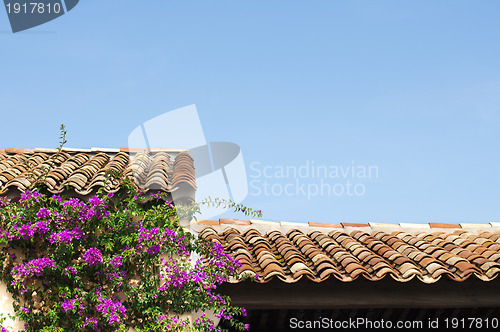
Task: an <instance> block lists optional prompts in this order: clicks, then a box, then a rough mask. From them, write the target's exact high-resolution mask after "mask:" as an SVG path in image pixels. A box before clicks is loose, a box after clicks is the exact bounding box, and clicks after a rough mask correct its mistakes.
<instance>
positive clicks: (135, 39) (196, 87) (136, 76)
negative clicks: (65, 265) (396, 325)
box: [0, 0, 500, 223]
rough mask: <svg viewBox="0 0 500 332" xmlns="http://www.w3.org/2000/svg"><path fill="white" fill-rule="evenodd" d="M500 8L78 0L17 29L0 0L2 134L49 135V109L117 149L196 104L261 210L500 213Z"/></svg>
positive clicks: (338, 215)
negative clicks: (236, 152) (145, 126)
mask: <svg viewBox="0 0 500 332" xmlns="http://www.w3.org/2000/svg"><path fill="white" fill-rule="evenodd" d="M499 15H500V2H498V1H493V0H491V1H456V0H454V1H411V2H409V1H288V0H287V1H284V0H283V1H277V0H276V1H216V0H214V1H170V0H168V1H130V0H109V1H85V0H82V1H80V3H79V5H78V6H77V7H75V8H74V9H73V10H72V11H71V12H69V13H68V14H66V15H64V16H62V17H60V18H58V19H56V20H54V21H52V22H49V23H47V24H44V25H42V26H40V27H37V28H34V29H32V30H28V31H26V32H20V33H17V34H12V33H11V32H10V26H9V23H8V19H7V15H6V12H5V11H4V10H3V9H0V45H1V46H0V49H1V52H0V66H1V72H0V111H1V118H0V124H1V126H0V142H1V143H0V146H2V147H55V146H56V145H57V141H58V128H59V125H60V124H61V123H64V124H66V126H67V129H68V131H69V133H68V140H69V143H68V145H67V146H68V147H82V148H87V147H92V146H97V147H120V146H127V138H128V135H129V133H130V132H131V131H132V130H133V129H134V128H135V127H136V126H138V125H139V124H141V123H143V122H144V121H147V120H149V119H151V118H153V117H155V116H157V115H160V114H162V113H164V112H167V111H170V110H174V109H177V108H179V107H183V106H186V105H190V104H195V105H196V107H197V109H198V112H199V115H200V118H201V121H202V123H203V128H204V131H205V136H206V139H207V140H208V141H228V142H234V143H236V144H238V145H239V146H240V147H241V149H242V151H243V156H244V159H245V164H246V166H247V174H248V181H249V184H250V187H249V195H248V197H247V198H246V199H245V201H244V204H246V205H248V206H250V207H255V208H257V209H262V210H263V213H264V216H263V219H266V220H276V221H280V220H285V221H299V222H304V221H319V222H341V221H345V222H368V221H372V222H390V223H394V222H420V223H423V222H430V221H433V222H452V223H458V222H481V223H486V222H490V221H500V204H499V200H500V190H499V188H500V176H499V174H498V173H499V169H500V156H499V151H498V143H499V138H500V131H499V124H500V43H499V42H498V36H499V34H500V20H499V19H498V18H499ZM313 164H314V165H315V166H322V167H323V166H324V167H325V168H327V169H328V170H329V173H328V174H327V175H325V174H322V175H321V176H320V177H313V176H312V173H311V172H312V167H311V165H313ZM252 165H253V166H252ZM304 165H306V166H307V165H309V167H307V169H308V170H309V171H310V174H305V173H304V174H305V175H306V176H300V174H297V175H294V174H293V170H296V171H299V170H300V167H301V166H304ZM353 165H354V166H355V167H356V174H355V176H354V177H353V176H350V175H352V174H350V175H349V174H347V173H348V172H347V170H348V168H347V167H352V166H353ZM306 166H304V167H303V168H304V169H305V168H306ZM369 166H372V167H374V168H372V170H376V171H377V172H376V174H375V173H374V172H373V173H372V174H371V176H369V174H366V176H364V177H363V176H362V175H363V174H362V173H358V171H360V170H362V169H363V168H364V169H365V170H367V169H368V167H369ZM265 167H267V168H265ZM280 167H283V168H288V170H289V171H290V172H289V173H291V174H285V175H284V176H281V174H282V173H279V171H280ZM264 169H265V170H266V172H267V173H266V174H267V175H269V177H266V176H265V175H264V174H259V173H263V171H264ZM335 170H337V174H338V173H340V175H338V177H335V174H334V171H335ZM342 170H344V173H345V174H346V175H347V177H342ZM304 174H302V175H304ZM259 175H260V176H259ZM252 181H253V182H252ZM265 181H267V184H268V185H269V186H271V188H274V193H273V192H268V195H266V194H265V192H264V190H265V185H266V184H265ZM321 181H323V182H321ZM347 181H349V183H351V188H350V189H351V190H352V189H353V188H354V187H352V186H353V185H358V186H357V187H356V188H357V190H358V194H353V195H348V190H349V188H348V187H349V184H348V183H347ZM322 183H323V186H324V187H323V193H319V194H316V195H312V194H314V192H315V191H314V190H315V188H316V189H319V188H320V186H321V185H322ZM324 183H326V185H324ZM287 185H288V187H287ZM301 185H305V186H306V187H301ZM308 185H309V189H307V186H308ZM328 185H330V190H331V191H332V188H334V189H335V190H334V191H335V192H336V195H334V194H328V192H327V190H326V186H328ZM272 186H274V187H272ZM271 188H268V189H269V190H270V189H271ZM361 189H363V192H362V194H361ZM259 190H260V192H259ZM280 190H281V191H282V193H281V194H280ZM285 190H287V193H285ZM341 190H343V193H341ZM308 195H309V196H310V197H308Z"/></svg>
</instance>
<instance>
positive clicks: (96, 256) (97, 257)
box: [83, 248, 102, 266]
mask: <svg viewBox="0 0 500 332" xmlns="http://www.w3.org/2000/svg"><path fill="white" fill-rule="evenodd" d="M83 259H84V260H85V262H87V264H88V265H90V266H92V265H97V264H98V263H102V253H101V251H100V250H99V249H97V248H89V249H87V251H85V253H84V254H83Z"/></svg>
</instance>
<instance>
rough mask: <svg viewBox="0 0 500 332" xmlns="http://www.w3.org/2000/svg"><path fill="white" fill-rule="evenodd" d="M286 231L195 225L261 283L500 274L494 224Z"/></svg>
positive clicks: (225, 223)
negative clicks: (220, 245)
mask: <svg viewBox="0 0 500 332" xmlns="http://www.w3.org/2000/svg"><path fill="white" fill-rule="evenodd" d="M288 224H289V223H286V224H283V223H281V225H280V223H274V224H273V223H271V222H265V223H258V222H256V221H254V220H252V221H251V223H249V225H244V223H243V222H242V221H241V220H239V221H238V222H235V223H233V224H230V219H220V222H219V223H218V222H217V221H207V220H204V221H201V222H199V223H192V224H191V228H192V229H193V230H194V231H198V232H199V236H201V237H203V238H206V239H213V240H215V241H218V242H219V243H221V244H222V245H223V246H224V248H225V249H226V251H227V252H228V253H230V254H231V255H232V256H233V257H235V258H236V259H238V260H239V261H240V262H241V263H242V266H241V268H240V273H241V274H251V275H253V274H258V275H259V276H260V278H259V279H260V282H268V281H269V280H271V279H273V278H278V279H280V280H282V281H284V282H287V283H293V282H297V281H298V280H300V279H302V278H304V277H305V278H307V279H310V280H312V281H315V282H322V281H324V280H327V279H329V278H336V279H338V280H340V281H343V282H349V281H352V280H354V279H356V278H360V277H363V278H366V279H368V280H371V281H377V280H381V279H383V278H387V277H389V276H390V277H391V278H393V279H395V280H397V281H401V282H406V281H409V280H411V279H413V278H418V279H420V280H421V281H422V282H425V283H433V282H436V281H438V280H439V279H441V278H443V277H445V278H448V279H451V280H453V281H464V280H466V279H468V278H470V277H472V276H474V278H479V279H480V280H483V281H490V280H493V279H495V278H496V277H497V276H498V275H499V274H500V227H498V226H497V225H496V224H495V223H490V224H479V225H477V227H473V224H460V225H453V226H454V227H453V228H451V227H450V224H436V225H440V226H442V227H439V228H427V230H425V229H424V231H422V230H423V229H422V228H421V226H420V227H415V228H412V227H411V224H404V225H405V226H404V227H402V226H398V225H396V224H393V225H392V227H391V226H389V225H388V224H377V223H372V225H368V224H349V223H341V224H342V225H344V227H339V225H338V224H321V223H308V224H302V226H301V227H293V226H289V225H288ZM284 225H287V227H286V226H284ZM356 225H359V226H356ZM436 225H435V226H434V227H436ZM462 225H466V227H463V226H462ZM462 227H463V228H462ZM232 282H237V281H236V280H232Z"/></svg>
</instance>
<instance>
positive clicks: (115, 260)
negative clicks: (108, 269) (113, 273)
mask: <svg viewBox="0 0 500 332" xmlns="http://www.w3.org/2000/svg"><path fill="white" fill-rule="evenodd" d="M122 264H123V257H122V256H119V255H118V256H115V257H113V259H112V260H111V265H113V267H115V268H119V267H120V266H122Z"/></svg>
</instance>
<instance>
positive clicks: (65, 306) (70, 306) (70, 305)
mask: <svg viewBox="0 0 500 332" xmlns="http://www.w3.org/2000/svg"><path fill="white" fill-rule="evenodd" d="M78 300H79V299H78V298H76V299H67V300H64V301H63V302H61V303H60V304H61V308H62V310H63V311H64V312H67V311H71V310H74V309H76V305H77V304H78V303H77V302H78Z"/></svg>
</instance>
